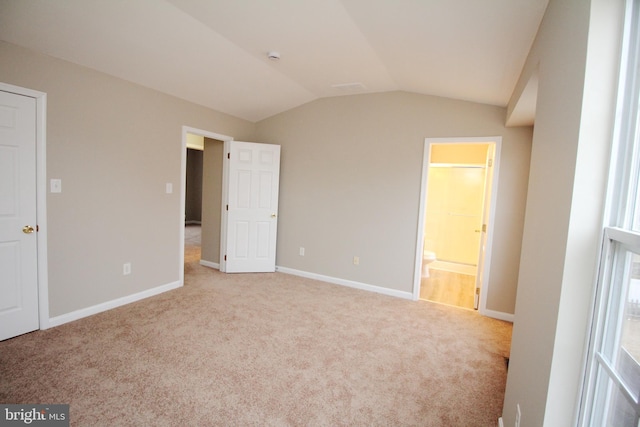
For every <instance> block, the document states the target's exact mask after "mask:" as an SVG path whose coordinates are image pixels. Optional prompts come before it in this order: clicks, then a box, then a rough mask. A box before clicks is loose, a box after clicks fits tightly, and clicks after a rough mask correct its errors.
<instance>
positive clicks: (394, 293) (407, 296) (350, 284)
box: [276, 266, 413, 300]
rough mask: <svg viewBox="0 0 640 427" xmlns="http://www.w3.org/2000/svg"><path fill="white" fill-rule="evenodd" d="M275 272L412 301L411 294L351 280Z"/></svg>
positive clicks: (286, 270)
mask: <svg viewBox="0 0 640 427" xmlns="http://www.w3.org/2000/svg"><path fill="white" fill-rule="evenodd" d="M276 271H278V272H280V273H285V274H292V275H294V276H300V277H306V278H308V279H314V280H320V281H322V282H328V283H333V284H335V285H342V286H347V287H349V288H355V289H362V290H363V291H369V292H376V293H379V294H384V295H389V296H392V297H398V298H404V299H409V300H410V299H413V294H412V293H411V292H403V291H397V290H395V289H389V288H383V287H381V286H375V285H369V284H367V283H361V282H355V281H353V280H346V279H339V278H337V277H331V276H324V275H322V274H316V273H309V272H307V271H301V270H295V269H293V268H288V267H280V266H276Z"/></svg>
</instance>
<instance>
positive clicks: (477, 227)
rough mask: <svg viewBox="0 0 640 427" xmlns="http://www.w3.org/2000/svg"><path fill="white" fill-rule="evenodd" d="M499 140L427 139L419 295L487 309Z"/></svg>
mask: <svg viewBox="0 0 640 427" xmlns="http://www.w3.org/2000/svg"><path fill="white" fill-rule="evenodd" d="M499 142H500V141H499V138H489V139H487V138H478V139H455V140H451V139H427V140H425V155H424V164H423V187H422V194H421V202H420V207H421V208H420V209H421V210H420V217H421V218H420V219H421V225H420V231H421V232H420V233H419V234H420V237H419V239H418V240H419V244H418V245H417V249H418V250H417V255H416V259H417V263H416V265H418V264H419V268H417V271H416V278H415V285H414V298H415V299H424V300H428V301H432V302H437V303H442V304H447V305H453V306H457V307H461V308H466V309H479V310H480V311H481V312H482V311H483V310H484V307H485V305H486V303H485V300H484V298H483V293H486V286H483V284H486V283H488V280H487V278H488V274H489V269H488V265H489V260H490V259H489V258H490V257H489V253H490V251H489V250H488V249H490V240H491V239H490V236H491V231H492V227H491V225H492V209H491V206H492V201H493V198H494V197H493V196H495V188H494V187H495V183H496V182H497V180H496V179H495V176H496V167H497V162H496V159H497V152H498V148H499V147H498V146H499ZM483 288H485V289H483Z"/></svg>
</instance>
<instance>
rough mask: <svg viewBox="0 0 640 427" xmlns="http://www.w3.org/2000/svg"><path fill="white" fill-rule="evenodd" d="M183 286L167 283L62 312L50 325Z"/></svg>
mask: <svg viewBox="0 0 640 427" xmlns="http://www.w3.org/2000/svg"><path fill="white" fill-rule="evenodd" d="M181 286H182V283H180V282H179V281H178V282H173V283H168V284H166V285H162V286H158V287H156V288H152V289H147V290H146V291H142V292H138V293H137V294H132V295H127V296H125V297H122V298H117V299H114V300H111V301H107V302H103V303H101V304H97V305H94V306H91V307H87V308H83V309H80V310H76V311H72V312H71V313H67V314H62V315H60V316H56V317H51V318H49V327H51V328H52V327H54V326H60V325H63V324H65V323H69V322H73V321H74V320H78V319H82V318H83V317H88V316H92V315H94V314H98V313H102V312H103V311H107V310H111V309H113V308H117V307H120V306H123V305H126V304H130V303H132V302H136V301H140V300H142V299H145V298H149V297H152V296H154V295H158V294H161V293H164V292H167V291H170V290H173V289H176V288H179V287H181Z"/></svg>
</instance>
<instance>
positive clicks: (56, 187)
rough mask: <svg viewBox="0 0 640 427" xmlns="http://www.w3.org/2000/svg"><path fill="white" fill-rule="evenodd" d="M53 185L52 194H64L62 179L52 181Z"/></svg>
mask: <svg viewBox="0 0 640 427" xmlns="http://www.w3.org/2000/svg"><path fill="white" fill-rule="evenodd" d="M50 183H51V192H52V193H62V180H61V179H52V180H51V181H50Z"/></svg>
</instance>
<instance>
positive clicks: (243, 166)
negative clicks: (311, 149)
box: [220, 141, 280, 273]
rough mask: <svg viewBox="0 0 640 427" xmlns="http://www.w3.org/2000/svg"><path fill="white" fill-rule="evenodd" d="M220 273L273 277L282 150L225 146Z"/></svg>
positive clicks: (242, 144) (234, 143)
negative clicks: (259, 274) (270, 275)
mask: <svg viewBox="0 0 640 427" xmlns="http://www.w3.org/2000/svg"><path fill="white" fill-rule="evenodd" d="M225 155H226V157H227V158H226V159H225V165H224V166H225V168H224V169H225V170H224V178H223V181H224V182H223V186H224V188H223V200H226V203H224V202H223V203H224V204H225V207H224V211H223V221H222V226H223V230H222V239H221V249H222V251H221V254H220V255H221V258H222V259H221V262H220V270H221V271H224V272H226V273H257V272H274V271H275V269H276V236H277V226H278V187H279V183H280V146H279V145H272V144H259V143H255V142H241V141H227V142H225Z"/></svg>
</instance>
